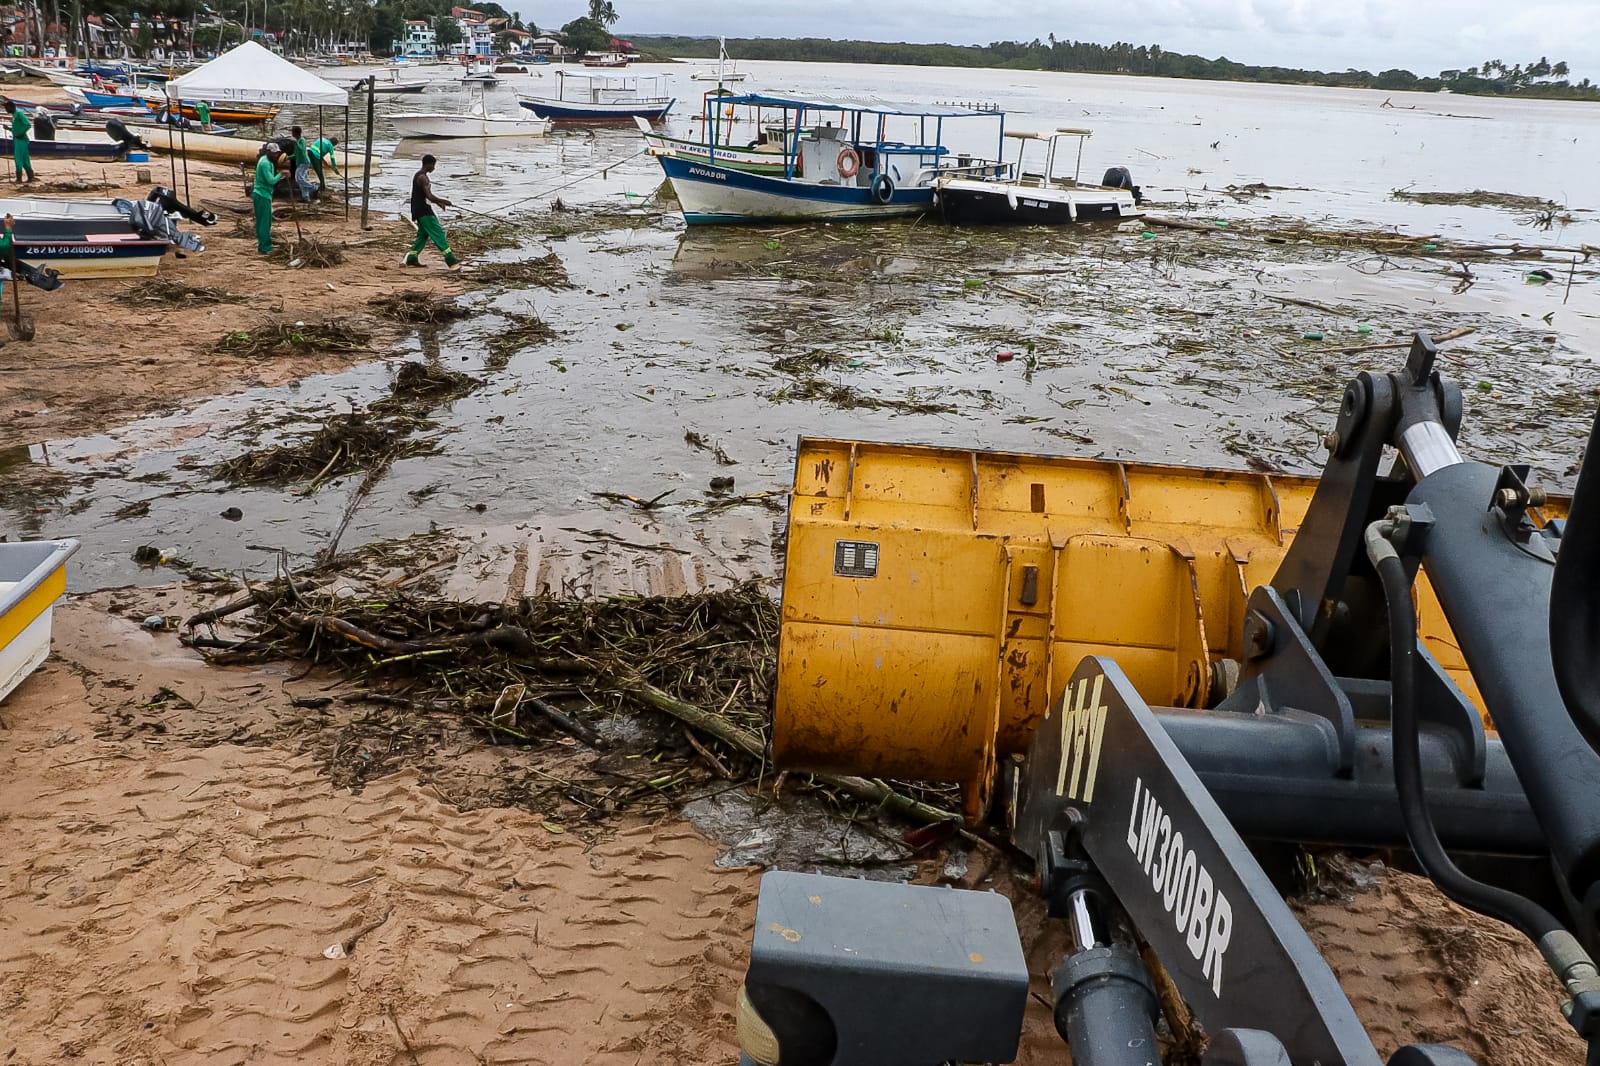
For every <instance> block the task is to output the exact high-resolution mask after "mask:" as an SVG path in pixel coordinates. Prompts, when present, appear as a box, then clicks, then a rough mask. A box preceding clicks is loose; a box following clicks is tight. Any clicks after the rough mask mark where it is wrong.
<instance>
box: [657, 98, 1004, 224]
mask: <svg viewBox="0 0 1600 1066" xmlns="http://www.w3.org/2000/svg"><path fill="white" fill-rule="evenodd" d="M720 102H721V103H722V104H724V105H727V106H731V107H736V106H747V107H755V108H760V109H773V110H776V111H778V112H779V113H780V114H782V116H783V122H782V124H781V126H780V131H781V135H782V136H783V139H784V150H783V156H782V158H783V170H782V172H781V173H777V174H767V173H752V172H750V171H749V170H745V169H742V168H741V167H740V166H738V165H736V163H737V160H731V159H730V160H726V161H725V160H724V159H722V158H721V157H722V156H723V155H724V153H725V152H726V149H725V148H723V147H722V146H720V145H719V144H718V143H717V142H718V140H719V139H720V138H719V137H718V132H719V127H720V120H718V121H713V122H712V123H711V126H710V128H709V129H708V131H707V136H706V141H705V143H704V145H703V148H704V157H701V156H699V155H698V154H697V155H689V154H686V153H683V152H678V151H674V152H671V153H670V154H669V153H665V152H657V153H655V154H656V159H657V160H658V161H659V162H660V163H661V169H662V170H663V171H665V173H666V175H667V177H668V178H669V179H671V181H672V187H673V190H674V191H675V192H676V193H677V196H678V202H679V203H680V204H681V205H682V206H683V217H684V221H686V222H688V223H689V224H690V225H704V224H708V223H731V222H757V221H788V220H807V219H809V220H814V221H824V220H861V219H874V218H893V217H896V216H905V215H918V214H921V213H923V212H924V211H927V210H929V209H930V208H931V207H932V206H933V202H934V201H933V197H934V189H935V187H936V185H937V183H938V182H939V180H940V179H941V178H945V177H970V178H975V179H984V178H993V177H1003V176H1005V175H1007V174H1008V173H1009V168H1008V167H1007V165H1006V164H1004V163H1001V162H998V161H997V160H986V159H979V158H977V157H974V156H970V155H966V154H961V153H952V152H951V150H950V149H949V148H948V147H947V146H946V145H945V144H944V124H945V122H946V121H947V120H950V119H957V118H983V119H988V120H991V121H994V122H997V123H998V125H999V130H1000V133H1001V134H1003V133H1004V129H1005V114H1004V112H1002V111H1000V110H999V109H998V108H991V107H977V108H971V107H956V106H948V105H940V104H933V105H919V104H893V103H886V102H882V101H868V100H850V99H834V98H819V97H795V96H779V95H772V94H756V95H747V96H724V97H721V98H720ZM835 118H837V120H838V124H837V125H835V124H834V119H835ZM891 120H894V124H895V126H896V130H895V132H896V133H897V134H900V133H909V134H910V135H911V137H912V139H910V140H900V139H897V138H895V137H891V136H890V121H891ZM930 124H931V126H932V129H931V131H930V129H929V126H930ZM789 130H798V131H800V132H799V134H798V135H797V136H793V137H790V136H789V135H788V131H789ZM930 133H931V136H930ZM1003 143H1004V142H1003V139H1002V138H1001V137H1000V136H997V138H996V148H995V154H996V156H997V157H998V156H999V155H1000V154H1001V146H1002V145H1003Z"/></svg>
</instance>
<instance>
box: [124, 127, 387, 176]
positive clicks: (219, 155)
mask: <svg viewBox="0 0 1600 1066" xmlns="http://www.w3.org/2000/svg"><path fill="white" fill-rule="evenodd" d="M140 132H141V135H143V136H144V139H145V142H146V143H147V144H149V146H150V150H151V151H153V152H160V153H162V154H169V153H170V154H173V155H176V154H179V153H181V152H184V151H187V152H188V153H189V158H190V159H204V160H206V161H207V162H211V163H254V162H255V161H256V159H257V158H258V156H257V153H258V152H259V151H260V150H261V142H260V141H258V140H256V139H255V138H254V137H231V136H230V137H219V136H217V135H216V134H212V133H193V132H180V131H178V130H171V131H170V132H171V134H172V140H171V143H170V145H169V144H168V140H167V133H168V132H169V131H167V130H163V129H157V130H150V131H142V130H141V131H140ZM151 134H154V136H151ZM338 160H339V169H340V170H343V171H349V172H350V173H351V174H352V175H360V174H362V173H364V172H365V170H364V166H363V163H362V157H361V156H359V155H355V156H353V155H351V154H350V153H348V152H340V153H338ZM378 169H379V168H378V161H377V160H376V159H374V160H373V161H372V172H373V173H374V174H376V173H378ZM328 180H330V181H337V180H338V178H337V176H336V175H334V174H331V173H330V174H329V175H328Z"/></svg>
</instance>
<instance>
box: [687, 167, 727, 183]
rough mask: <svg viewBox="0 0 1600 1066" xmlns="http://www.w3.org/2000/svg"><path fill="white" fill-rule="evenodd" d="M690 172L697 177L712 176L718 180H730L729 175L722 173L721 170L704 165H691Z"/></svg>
mask: <svg viewBox="0 0 1600 1066" xmlns="http://www.w3.org/2000/svg"><path fill="white" fill-rule="evenodd" d="M689 173H690V174H693V175H694V176H695V177H697V178H712V179H715V180H716V181H727V180H728V175H726V174H724V173H722V172H721V171H720V170H707V169H705V168H704V167H690V168H689Z"/></svg>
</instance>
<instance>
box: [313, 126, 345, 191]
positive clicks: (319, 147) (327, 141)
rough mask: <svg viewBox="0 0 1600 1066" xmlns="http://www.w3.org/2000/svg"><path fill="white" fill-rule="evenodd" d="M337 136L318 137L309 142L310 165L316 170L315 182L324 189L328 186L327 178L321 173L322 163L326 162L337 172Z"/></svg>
mask: <svg viewBox="0 0 1600 1066" xmlns="http://www.w3.org/2000/svg"><path fill="white" fill-rule="evenodd" d="M338 149H339V138H337V137H319V138H318V139H317V140H315V141H313V142H312V144H311V167H312V169H313V170H315V171H316V172H317V184H318V185H321V186H322V187H323V188H324V189H326V188H327V187H328V179H327V178H326V177H325V176H324V175H323V173H322V164H323V163H327V164H328V166H329V167H331V168H332V169H333V172H334V173H335V174H337V173H339V151H338Z"/></svg>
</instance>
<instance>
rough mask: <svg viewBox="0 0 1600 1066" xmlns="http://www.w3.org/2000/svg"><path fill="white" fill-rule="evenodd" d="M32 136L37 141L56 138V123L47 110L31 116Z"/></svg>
mask: <svg viewBox="0 0 1600 1066" xmlns="http://www.w3.org/2000/svg"><path fill="white" fill-rule="evenodd" d="M33 136H34V139H35V140H39V141H53V140H55V139H56V124H55V120H54V119H52V118H51V117H50V115H49V113H48V112H46V111H42V110H41V111H40V112H39V113H38V114H36V115H34V116H33Z"/></svg>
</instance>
